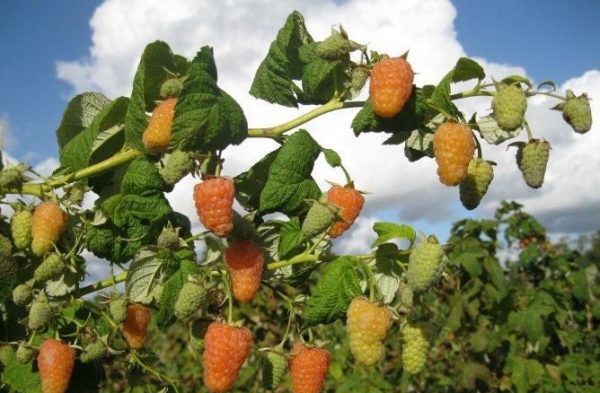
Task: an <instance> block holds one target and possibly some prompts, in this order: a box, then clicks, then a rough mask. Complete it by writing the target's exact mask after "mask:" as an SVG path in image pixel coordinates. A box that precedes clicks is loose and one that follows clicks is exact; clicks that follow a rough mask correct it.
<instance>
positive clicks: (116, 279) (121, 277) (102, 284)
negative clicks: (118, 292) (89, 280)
mask: <svg viewBox="0 0 600 393" xmlns="http://www.w3.org/2000/svg"><path fill="white" fill-rule="evenodd" d="M126 279H127V272H126V271H125V272H121V273H119V274H117V275H116V276H112V277H109V278H105V279H104V280H101V281H97V282H95V283H93V284H90V285H88V286H87V287H83V288H81V289H80V290H79V291H78V292H77V297H81V296H84V295H87V294H89V293H93V292H96V291H99V290H101V289H104V288H108V287H110V286H112V285H115V284H117V283H120V282H123V281H125V280H126Z"/></svg>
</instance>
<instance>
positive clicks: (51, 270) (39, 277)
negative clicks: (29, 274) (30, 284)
mask: <svg viewBox="0 0 600 393" xmlns="http://www.w3.org/2000/svg"><path fill="white" fill-rule="evenodd" d="M65 270H67V265H65V261H64V260H63V258H62V257H61V256H60V255H58V254H55V253H52V254H50V255H48V256H47V257H46V258H45V259H44V262H42V263H41V264H40V266H38V267H37V268H36V269H35V271H34V272H33V279H34V280H35V282H36V283H43V282H46V281H48V280H50V279H51V278H54V277H57V276H60V275H61V274H62V273H64V271H65Z"/></svg>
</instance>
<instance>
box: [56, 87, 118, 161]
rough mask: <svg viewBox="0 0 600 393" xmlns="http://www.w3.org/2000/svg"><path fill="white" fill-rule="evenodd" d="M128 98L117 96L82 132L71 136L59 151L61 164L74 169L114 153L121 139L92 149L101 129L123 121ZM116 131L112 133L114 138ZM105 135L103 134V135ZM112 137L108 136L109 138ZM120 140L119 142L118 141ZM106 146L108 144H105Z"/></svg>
mask: <svg viewBox="0 0 600 393" xmlns="http://www.w3.org/2000/svg"><path fill="white" fill-rule="evenodd" d="M128 104H129V99H128V98H125V97H119V98H117V99H116V100H114V101H112V102H111V103H110V104H108V106H106V107H105V108H104V109H103V110H102V111H101V112H100V113H99V114H98V115H96V117H95V118H94V120H93V121H92V123H91V124H90V125H89V126H88V127H87V128H86V129H85V130H83V131H82V132H80V133H79V134H77V135H76V136H75V137H73V138H72V139H71V140H70V141H69V142H67V143H66V145H65V146H64V147H63V149H62V150H61V152H60V163H61V166H62V167H63V168H65V169H68V170H69V171H76V170H79V169H82V168H85V167H87V166H88V165H91V164H94V163H96V162H99V161H101V160H102V159H104V158H106V157H108V156H112V155H114V154H115V153H116V152H117V151H119V150H120V149H121V147H122V140H119V141H117V143H113V144H112V145H111V148H110V149H106V148H101V146H103V145H104V144H100V145H97V146H98V148H97V150H96V151H93V150H92V147H93V146H94V144H95V142H96V138H97V137H98V135H99V134H100V133H101V132H102V131H106V130H109V129H111V128H112V127H115V126H118V125H119V124H121V123H123V121H124V118H125V112H126V111H127V108H128ZM116 135H117V133H113V138H116ZM103 137H105V135H103ZM113 138H110V139H111V140H112V139H113ZM119 142H120V143H119ZM106 146H108V145H106Z"/></svg>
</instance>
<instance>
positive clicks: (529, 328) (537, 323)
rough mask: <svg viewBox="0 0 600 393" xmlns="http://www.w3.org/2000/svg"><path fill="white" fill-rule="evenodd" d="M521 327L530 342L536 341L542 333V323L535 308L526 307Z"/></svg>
mask: <svg viewBox="0 0 600 393" xmlns="http://www.w3.org/2000/svg"><path fill="white" fill-rule="evenodd" d="M523 328H524V329H525V334H527V339H528V340H529V342H531V343H535V342H536V341H538V340H539V339H540V338H541V337H542V335H543V334H544V323H543V321H542V318H541V316H540V315H539V314H538V313H537V312H536V310H535V309H531V308H528V309H526V310H525V311H524V313H523Z"/></svg>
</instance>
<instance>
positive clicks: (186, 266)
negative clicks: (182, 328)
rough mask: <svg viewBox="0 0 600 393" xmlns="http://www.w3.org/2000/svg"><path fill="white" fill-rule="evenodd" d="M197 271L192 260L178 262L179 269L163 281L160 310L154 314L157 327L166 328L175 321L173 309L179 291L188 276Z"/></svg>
mask: <svg viewBox="0 0 600 393" xmlns="http://www.w3.org/2000/svg"><path fill="white" fill-rule="evenodd" d="M197 270H198V266H197V265H196V264H195V263H194V261H193V259H192V260H189V259H183V260H180V264H179V269H178V270H177V271H176V272H175V273H173V275H171V277H169V278H168V279H167V280H166V281H165V284H164V289H163V294H162V297H161V302H160V308H159V309H158V312H157V313H156V324H157V325H158V327H161V328H166V327H168V326H169V325H171V324H172V323H173V322H174V321H175V315H174V311H173V308H174V306H175V302H176V301H177V297H178V296H179V291H180V290H181V287H183V284H184V283H185V282H186V281H187V278H188V275H190V274H191V273H194V272H195V271H197Z"/></svg>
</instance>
